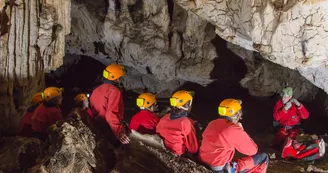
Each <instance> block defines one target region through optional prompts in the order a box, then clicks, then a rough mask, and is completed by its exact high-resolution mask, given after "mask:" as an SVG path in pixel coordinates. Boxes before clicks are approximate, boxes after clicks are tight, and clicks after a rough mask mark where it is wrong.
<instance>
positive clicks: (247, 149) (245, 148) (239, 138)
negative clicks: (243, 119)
mask: <svg viewBox="0 0 328 173" xmlns="http://www.w3.org/2000/svg"><path fill="white" fill-rule="evenodd" d="M229 136H230V137H229V138H232V141H233V142H234V146H235V148H236V150H238V151H239V152H240V153H242V154H244V155H247V156H253V155H255V154H256V153H257V151H258V148H257V145H256V143H255V142H254V141H253V140H252V139H251V137H250V136H249V135H248V134H247V133H246V132H245V131H244V130H243V129H242V128H241V127H239V126H233V128H232V129H231V131H230V132H229Z"/></svg>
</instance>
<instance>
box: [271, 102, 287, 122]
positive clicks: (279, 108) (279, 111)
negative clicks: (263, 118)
mask: <svg viewBox="0 0 328 173" xmlns="http://www.w3.org/2000/svg"><path fill="white" fill-rule="evenodd" d="M283 109H284V106H283V105H282V103H280V102H277V103H276V105H275V106H274V110H273V118H274V119H275V120H276V121H279V120H280V119H282V118H283V117H284V116H285V115H286V112H284V110H283Z"/></svg>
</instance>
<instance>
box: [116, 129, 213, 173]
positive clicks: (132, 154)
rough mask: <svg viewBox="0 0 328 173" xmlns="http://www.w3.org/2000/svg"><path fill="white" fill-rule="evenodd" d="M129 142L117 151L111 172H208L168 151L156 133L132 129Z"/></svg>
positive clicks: (208, 172)
mask: <svg viewBox="0 0 328 173" xmlns="http://www.w3.org/2000/svg"><path fill="white" fill-rule="evenodd" d="M130 140H131V142H130V144H129V145H126V146H124V147H123V150H120V151H118V152H117V153H118V156H117V157H118V162H117V164H116V165H115V167H114V169H113V170H112V172H111V173H119V172H131V170H133V172H136V173H144V172H149V173H150V172H163V173H172V172H174V173H178V172H179V173H210V172H212V171H210V170H209V169H207V168H205V167H204V166H201V165H199V164H197V163H195V162H194V161H191V160H189V159H186V158H181V157H177V156H175V155H174V154H173V153H172V152H170V151H168V150H167V149H166V148H165V146H164V144H163V140H162V139H161V138H160V137H159V136H157V135H147V134H146V135H142V134H140V133H138V132H135V131H132V133H131V134H130Z"/></svg>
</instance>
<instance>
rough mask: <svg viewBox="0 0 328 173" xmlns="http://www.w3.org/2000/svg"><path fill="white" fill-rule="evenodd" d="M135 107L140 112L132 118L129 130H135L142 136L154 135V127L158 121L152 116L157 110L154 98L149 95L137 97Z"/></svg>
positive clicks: (157, 118)
mask: <svg viewBox="0 0 328 173" xmlns="http://www.w3.org/2000/svg"><path fill="white" fill-rule="evenodd" d="M137 106H138V107H139V108H140V112H139V113H137V114H135V115H134V116H133V117H132V119H131V122H130V130H135V131H137V132H139V133H142V134H154V133H156V126H157V123H158V122H159V120H160V119H159V117H158V116H157V115H155V114H154V112H155V111H156V110H157V103H156V98H155V96H154V95H153V94H151V93H143V94H141V95H139V97H138V98H137Z"/></svg>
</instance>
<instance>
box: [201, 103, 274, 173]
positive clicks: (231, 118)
mask: <svg viewBox="0 0 328 173" xmlns="http://www.w3.org/2000/svg"><path fill="white" fill-rule="evenodd" d="M241 109H242V107H241V101H240V100H235V99H225V100H223V101H222V102H221V103H220V106H219V108H218V111H219V114H220V116H219V118H218V119H216V120H214V121H212V122H210V123H209V124H208V126H207V127H206V129H205V131H204V133H203V140H202V144H201V146H200V149H199V159H200V161H202V162H203V163H205V164H206V165H208V166H210V167H211V169H212V171H213V172H214V173H225V172H256V173H265V172H266V171H267V167H268V164H269V157H268V155H267V154H265V153H260V152H258V148H257V145H256V143H255V142H254V141H253V140H252V139H251V138H250V137H249V135H248V134H247V133H246V132H245V131H244V128H243V126H242V124H241V123H240V122H239V120H240V119H241V117H242V110H241ZM236 150H237V151H239V152H240V153H242V154H244V155H247V156H246V157H243V158H241V159H237V160H236V161H233V157H234V154H235V151H236Z"/></svg>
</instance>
